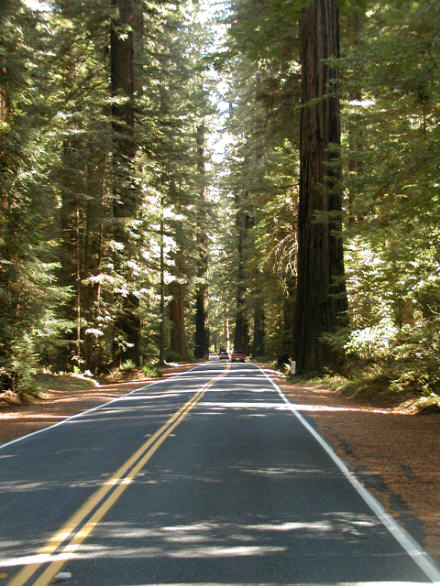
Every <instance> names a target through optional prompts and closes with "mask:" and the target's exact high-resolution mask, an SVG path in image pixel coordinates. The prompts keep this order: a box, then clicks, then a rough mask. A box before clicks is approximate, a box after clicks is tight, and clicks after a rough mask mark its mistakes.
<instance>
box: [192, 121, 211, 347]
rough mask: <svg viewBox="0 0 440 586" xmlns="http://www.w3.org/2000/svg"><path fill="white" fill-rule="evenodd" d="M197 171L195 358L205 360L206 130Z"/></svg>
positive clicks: (199, 145) (202, 134)
mask: <svg viewBox="0 0 440 586" xmlns="http://www.w3.org/2000/svg"><path fill="white" fill-rule="evenodd" d="M197 171H198V175H199V182H200V198H199V209H198V215H197V224H198V225H197V231H198V238H197V240H198V258H197V265H198V266H197V278H198V284H197V291H196V324H195V325H196V330H195V334H194V356H195V357H196V358H204V357H205V356H206V355H207V354H208V351H209V335H208V327H207V310H208V284H207V279H208V236H207V234H206V229H207V224H208V219H207V213H206V197H207V194H206V185H205V182H206V177H205V174H206V170H205V128H204V126H203V125H201V126H199V127H198V128H197Z"/></svg>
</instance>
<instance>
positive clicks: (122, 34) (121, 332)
mask: <svg viewBox="0 0 440 586" xmlns="http://www.w3.org/2000/svg"><path fill="white" fill-rule="evenodd" d="M112 4H113V8H114V9H115V14H116V16H115V18H114V20H113V21H112V26H111V34H110V46H111V82H112V93H113V96H114V97H115V98H118V99H120V101H115V103H114V105H113V107H112V114H113V132H114V143H113V197H114V203H113V213H114V217H115V238H116V240H118V241H119V242H121V243H122V244H123V246H124V253H123V254H124V257H125V259H129V258H130V256H131V255H132V246H131V243H130V241H129V238H128V235H127V232H126V224H127V222H128V221H130V220H131V219H133V218H135V217H136V210H137V201H136V189H135V186H134V183H133V176H134V172H133V160H134V157H135V153H136V143H135V137H134V110H133V91H134V47H133V24H134V22H133V21H134V19H133V6H132V0H112ZM123 260H124V259H120V260H119V261H118V262H117V263H116V266H117V270H121V267H122V264H123ZM138 306H139V301H138V298H137V297H136V295H134V294H132V293H130V294H128V295H127V296H126V297H124V298H123V300H122V308H121V313H120V316H119V318H118V319H117V320H116V323H115V340H119V342H118V343H115V344H114V361H115V363H119V364H121V362H122V361H124V360H131V361H133V362H134V364H135V365H140V363H141V348H140V343H141V337H140V329H141V324H140V319H139V317H138V315H137V310H138Z"/></svg>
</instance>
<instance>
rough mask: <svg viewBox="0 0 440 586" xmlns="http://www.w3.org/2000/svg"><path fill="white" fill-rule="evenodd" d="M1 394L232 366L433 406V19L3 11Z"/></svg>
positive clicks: (267, 6)
mask: <svg viewBox="0 0 440 586" xmlns="http://www.w3.org/2000/svg"><path fill="white" fill-rule="evenodd" d="M0 28H1V35H0V174H1V181H0V308H1V309H0V377H1V388H11V389H14V390H17V389H19V390H20V389H21V390H26V389H28V390H32V376H33V374H34V373H35V372H37V371H38V370H41V369H49V370H51V371H53V372H60V371H68V372H72V371H76V372H90V373H93V374H96V375H99V374H105V373H108V372H110V371H111V370H112V369H121V368H122V369H124V368H125V369H129V368H142V367H143V366H144V367H145V366H146V365H148V364H164V363H165V362H166V361H168V362H169V361H182V360H191V359H205V358H206V357H207V356H208V354H209V352H218V350H219V349H221V348H224V349H227V350H228V351H229V350H230V349H232V348H235V349H236V350H240V351H243V352H246V353H247V354H248V355H249V356H252V358H253V359H264V360H271V361H273V360H275V361H276V362H278V363H279V364H282V363H283V362H289V363H290V362H291V361H292V360H293V361H295V362H296V364H297V368H298V371H299V372H302V373H304V374H311V373H320V374H322V373H335V372H339V373H342V374H343V375H344V376H346V377H352V376H354V375H355V374H359V373H360V372H361V373H363V375H364V376H365V377H370V378H372V379H380V380H383V381H384V383H386V384H388V385H389V386H390V387H391V388H394V389H395V390H402V389H407V388H412V389H416V390H418V391H420V392H422V393H425V394H430V393H437V392H438V390H439V388H440V366H439V343H440V338H439V331H440V270H439V269H440V266H439V263H440V228H439V226H440V222H439V219H440V218H439V216H440V177H439V173H440V171H439V165H438V161H439V159H440V72H439V67H440V37H439V34H438V31H439V30H440V7H439V5H438V2H436V1H433V0H420V1H417V0H411V1H409V0H392V1H390V2H374V1H371V0H362V1H360V2H351V1H350V0H343V1H339V2H337V1H336V0H292V1H290V2H283V1H279V0H229V1H227V0H224V1H222V2H218V3H212V2H208V1H207V0H206V1H203V0H200V1H197V0H180V1H177V2H168V1H167V0H96V1H94V2H87V1H84V0H47V1H44V2H43V1H42V2H31V1H30V0H29V1H25V0H3V2H2V10H1V14H0Z"/></svg>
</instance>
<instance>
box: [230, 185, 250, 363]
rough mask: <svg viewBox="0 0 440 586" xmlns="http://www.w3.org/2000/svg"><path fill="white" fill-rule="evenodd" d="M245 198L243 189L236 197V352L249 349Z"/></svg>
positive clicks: (245, 193) (245, 194)
mask: <svg viewBox="0 0 440 586" xmlns="http://www.w3.org/2000/svg"><path fill="white" fill-rule="evenodd" d="M246 198H247V191H246V190H243V193H242V194H241V196H240V197H238V198H237V218H236V225H237V237H238V240H237V252H238V255H237V256H238V271H237V288H236V316H235V330H234V350H236V351H238V352H248V351H249V325H248V319H247V307H246V280H245V272H246V271H245V264H246V257H245V254H246V238H247V228H248V216H247V215H246V213H245V211H244V209H243V202H244V201H245V200H246Z"/></svg>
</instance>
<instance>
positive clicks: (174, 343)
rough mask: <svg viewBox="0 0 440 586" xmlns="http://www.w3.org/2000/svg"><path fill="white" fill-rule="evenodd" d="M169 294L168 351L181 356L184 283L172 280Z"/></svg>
mask: <svg viewBox="0 0 440 586" xmlns="http://www.w3.org/2000/svg"><path fill="white" fill-rule="evenodd" d="M170 294H171V296H172V299H171V301H170V304H169V315H170V322H171V331H170V351H171V352H173V353H175V354H178V355H180V356H181V357H182V358H183V357H184V356H185V354H186V335H185V290H184V285H183V284H182V283H179V282H178V281H173V282H172V283H171V284H170Z"/></svg>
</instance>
